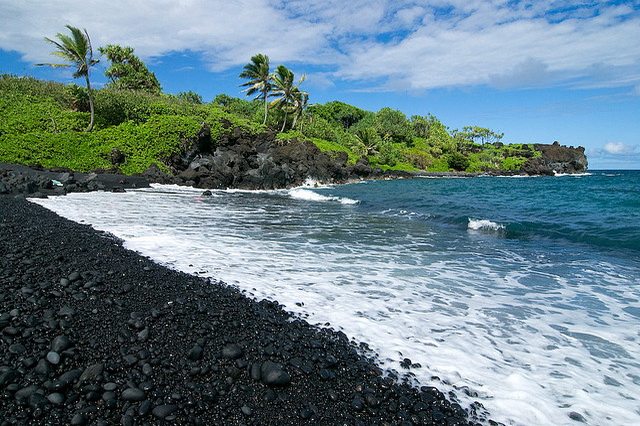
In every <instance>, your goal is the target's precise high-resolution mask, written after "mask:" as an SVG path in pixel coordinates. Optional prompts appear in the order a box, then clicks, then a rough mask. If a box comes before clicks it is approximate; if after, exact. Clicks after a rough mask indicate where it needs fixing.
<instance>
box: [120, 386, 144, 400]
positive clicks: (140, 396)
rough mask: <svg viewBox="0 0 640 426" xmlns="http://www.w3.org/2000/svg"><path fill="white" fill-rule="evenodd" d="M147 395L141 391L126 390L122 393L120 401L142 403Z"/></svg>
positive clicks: (136, 389)
mask: <svg viewBox="0 0 640 426" xmlns="http://www.w3.org/2000/svg"><path fill="white" fill-rule="evenodd" d="M146 397H147V395H146V394H145V393H144V391H143V390H142V389H138V388H127V389H125V390H124V391H123V392H122V399H124V400H125V401H131V402H139V401H144V400H145V398H146Z"/></svg>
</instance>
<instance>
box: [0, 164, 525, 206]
mask: <svg viewBox="0 0 640 426" xmlns="http://www.w3.org/2000/svg"><path fill="white" fill-rule="evenodd" d="M513 175H514V174H513V173H504V174H487V173H467V172H427V171H394V170H390V171H388V172H386V173H384V174H381V175H380V176H378V177H369V178H366V179H365V178H362V179H359V180H354V179H346V180H343V181H335V182H324V181H323V182H319V184H321V185H326V184H347V183H355V182H362V181H366V180H394V179H416V178H434V177H437V178H471V177H479V176H513ZM152 183H160V184H178V185H186V186H189V185H188V182H180V181H178V180H177V178H175V177H172V176H169V175H164V174H162V173H158V172H157V170H156V169H154V171H153V172H150V173H144V174H141V175H124V174H118V173H114V172H112V171H106V170H104V171H94V172H75V171H72V170H68V169H64V168H55V167H54V168H48V169H47V168H44V167H35V168H34V167H30V166H27V165H24V164H9V163H0V195H13V196H18V197H34V198H46V197H48V196H58V195H66V194H67V193H70V192H90V191H108V192H124V191H126V190H127V189H132V188H148V187H149V186H150V184H152ZM194 188H197V189H201V190H203V191H207V190H212V189H220V188H208V187H201V186H194ZM227 189H235V188H233V187H231V188H227ZM243 189H246V188H243ZM282 189H290V188H282Z"/></svg>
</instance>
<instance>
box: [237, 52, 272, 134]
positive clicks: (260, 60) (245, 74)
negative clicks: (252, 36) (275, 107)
mask: <svg viewBox="0 0 640 426" xmlns="http://www.w3.org/2000/svg"><path fill="white" fill-rule="evenodd" d="M238 77H239V78H248V79H249V81H247V82H246V83H243V84H241V85H240V86H241V87H244V86H249V87H247V88H246V89H245V90H243V91H242V92H243V93H244V92H247V96H251V95H253V94H254V93H258V96H256V97H255V99H263V100H264V121H263V122H262V124H266V123H267V112H268V106H267V98H268V97H269V92H271V88H272V86H271V74H269V57H268V56H266V55H263V54H261V53H258V54H257V55H255V56H253V57H252V58H251V62H249V63H248V64H247V65H245V66H244V71H242V73H240V75H239V76H238Z"/></svg>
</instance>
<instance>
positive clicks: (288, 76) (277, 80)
mask: <svg viewBox="0 0 640 426" xmlns="http://www.w3.org/2000/svg"><path fill="white" fill-rule="evenodd" d="M306 77H307V76H306V75H304V74H303V75H302V77H300V80H299V81H298V83H297V84H295V85H294V84H293V80H294V79H295V75H294V73H293V71H291V70H290V69H289V68H287V67H285V66H284V65H278V68H276V72H275V73H273V75H272V76H271V80H272V81H273V85H274V90H273V93H272V94H271V95H270V96H273V97H278V98H277V99H275V100H274V101H272V102H271V105H272V106H276V107H278V108H281V109H282V110H283V111H284V120H283V122H282V129H280V131H281V132H284V129H285V127H286V125H287V115H288V112H289V110H290V109H293V110H294V112H295V108H296V103H298V104H299V105H301V104H302V101H303V100H304V98H305V97H306V98H307V99H308V97H309V94H308V93H307V92H305V91H303V90H300V89H299V87H298V86H300V84H301V83H302V82H303V81H304V80H305V78H306Z"/></svg>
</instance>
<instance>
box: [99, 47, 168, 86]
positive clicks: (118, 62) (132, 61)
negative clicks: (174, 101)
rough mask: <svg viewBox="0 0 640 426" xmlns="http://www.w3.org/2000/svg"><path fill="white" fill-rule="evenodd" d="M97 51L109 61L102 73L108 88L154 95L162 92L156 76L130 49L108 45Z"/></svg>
mask: <svg viewBox="0 0 640 426" xmlns="http://www.w3.org/2000/svg"><path fill="white" fill-rule="evenodd" d="M98 50H99V51H100V53H102V54H103V55H105V56H106V57H107V59H109V61H111V66H110V67H109V68H107V69H106V70H105V72H104V75H106V76H107V78H109V80H110V82H109V86H110V87H113V88H114V89H124V90H141V91H144V92H149V93H155V94H159V93H160V92H161V91H162V88H161V86H160V82H158V79H157V78H156V75H155V74H154V73H152V72H151V71H149V69H148V68H147V66H146V65H145V64H144V63H143V62H142V61H141V60H140V58H138V57H137V56H136V55H134V54H133V51H134V49H133V48H132V47H121V46H118V45H117V44H109V45H107V46H103V47H100V48H98Z"/></svg>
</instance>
